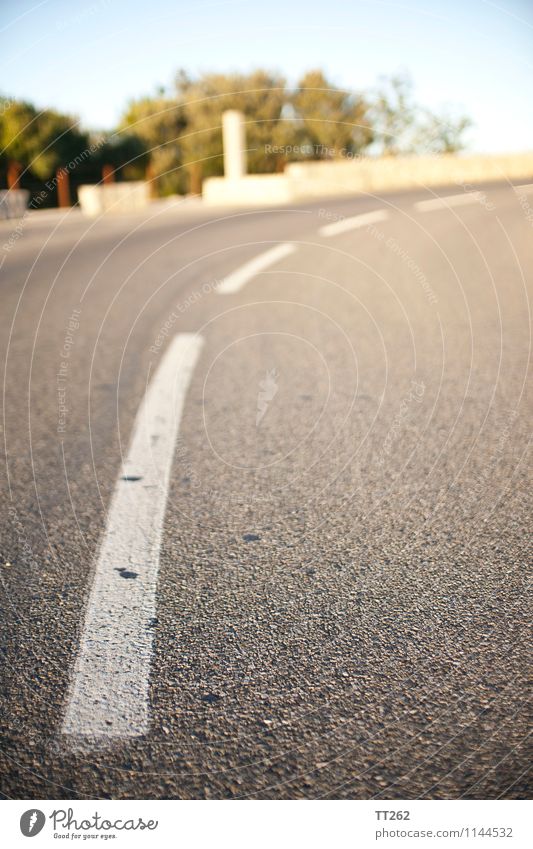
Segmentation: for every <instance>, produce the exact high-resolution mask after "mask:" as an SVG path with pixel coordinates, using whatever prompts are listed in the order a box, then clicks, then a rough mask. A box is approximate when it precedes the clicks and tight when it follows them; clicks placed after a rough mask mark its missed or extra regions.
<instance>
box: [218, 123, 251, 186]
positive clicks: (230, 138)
mask: <svg viewBox="0 0 533 849" xmlns="http://www.w3.org/2000/svg"><path fill="white" fill-rule="evenodd" d="M222 138H223V142H224V176H225V177H226V179H228V180H240V179H241V177H245V176H246V132H245V129H244V115H243V114H242V112H239V111H238V110H237V109H228V110H227V111H226V112H224V113H223V114H222Z"/></svg>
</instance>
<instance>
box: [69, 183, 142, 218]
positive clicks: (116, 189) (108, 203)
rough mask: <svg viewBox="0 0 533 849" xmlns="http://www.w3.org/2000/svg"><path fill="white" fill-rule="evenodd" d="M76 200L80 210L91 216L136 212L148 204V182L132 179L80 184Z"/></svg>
mask: <svg viewBox="0 0 533 849" xmlns="http://www.w3.org/2000/svg"><path fill="white" fill-rule="evenodd" d="M78 200H79V202H80V207H81V210H82V212H84V213H85V214H86V215H90V216H92V217H94V216H96V215H101V214H102V213H103V212H136V211H137V210H139V209H144V208H145V207H147V206H148V205H149V203H150V184H149V183H145V182H144V181H143V180H134V181H131V182H130V183H102V184H100V185H99V186H80V187H79V189H78Z"/></svg>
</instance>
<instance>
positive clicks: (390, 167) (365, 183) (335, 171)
mask: <svg viewBox="0 0 533 849" xmlns="http://www.w3.org/2000/svg"><path fill="white" fill-rule="evenodd" d="M505 179H508V180H522V181H524V182H527V181H529V180H533V152H532V153H523V154H513V155H509V156H454V155H443V156H428V157H417V156H411V157H407V156H406V157H388V158H381V159H371V158H363V159H359V160H342V161H335V162H292V163H290V164H289V165H287V167H286V169H285V172H284V173H283V174H262V175H249V176H245V177H242V178H241V179H240V180H227V179H225V178H223V177H212V178H211V179H208V180H206V181H205V182H204V187H203V198H204V200H205V202H206V203H207V204H210V205H223V206H232V205H235V206H247V205H249V206H261V205H265V206H269V205H276V204H280V203H289V202H294V201H299V200H308V199H311V198H318V197H325V196H327V195H346V194H357V193H359V192H374V191H386V190H389V189H390V190H394V189H404V188H416V187H419V186H438V185H447V184H449V185H454V184H455V185H462V186H464V185H466V184H469V183H472V184H475V183H480V182H484V181H490V180H505Z"/></svg>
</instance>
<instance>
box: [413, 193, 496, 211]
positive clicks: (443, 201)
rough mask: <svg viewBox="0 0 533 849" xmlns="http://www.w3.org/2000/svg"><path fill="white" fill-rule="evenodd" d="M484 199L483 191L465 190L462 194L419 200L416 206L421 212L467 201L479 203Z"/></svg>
mask: <svg viewBox="0 0 533 849" xmlns="http://www.w3.org/2000/svg"><path fill="white" fill-rule="evenodd" d="M481 199H482V195H481V192H465V193H464V194H462V195H448V196H447V197H442V198H432V199H431V200H419V201H417V203H415V205H414V207H415V209H417V210H418V211H419V212H429V211H430V210H432V209H446V207H447V206H465V204H467V203H478V202H479V201H480V200H481Z"/></svg>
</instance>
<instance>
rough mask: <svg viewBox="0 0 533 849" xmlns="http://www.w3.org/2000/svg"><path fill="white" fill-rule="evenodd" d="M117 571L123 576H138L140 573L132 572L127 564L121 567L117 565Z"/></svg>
mask: <svg viewBox="0 0 533 849" xmlns="http://www.w3.org/2000/svg"><path fill="white" fill-rule="evenodd" d="M115 572H119V573H120V577H121V578H137V577H138V575H139V573H138V572H130V570H129V569H126V567H125V566H121V567H120V568H119V567H118V566H116V567H115Z"/></svg>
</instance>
